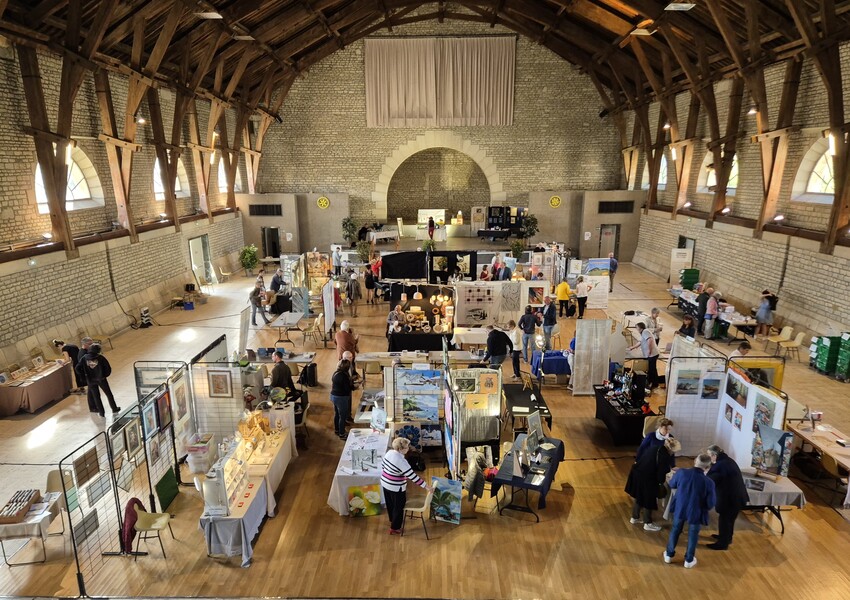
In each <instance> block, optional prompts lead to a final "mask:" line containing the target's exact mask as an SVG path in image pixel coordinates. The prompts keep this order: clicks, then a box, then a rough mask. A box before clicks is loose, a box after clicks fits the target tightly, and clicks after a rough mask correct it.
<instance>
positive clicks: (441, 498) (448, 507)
mask: <svg viewBox="0 0 850 600" xmlns="http://www.w3.org/2000/svg"><path fill="white" fill-rule="evenodd" d="M431 485H433V486H434V495H433V496H432V497H431V516H432V517H434V518H435V519H436V520H437V521H443V522H445V523H454V524H455V525H460V499H461V495H462V491H463V487H462V486H461V483H460V481H458V480H455V479H446V478H445V477H432V478H431Z"/></svg>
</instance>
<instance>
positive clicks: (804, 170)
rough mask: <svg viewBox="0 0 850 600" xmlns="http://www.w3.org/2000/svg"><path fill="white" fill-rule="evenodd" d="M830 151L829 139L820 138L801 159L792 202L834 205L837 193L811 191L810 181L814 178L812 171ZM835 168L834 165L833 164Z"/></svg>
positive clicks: (795, 177) (795, 178)
mask: <svg viewBox="0 0 850 600" xmlns="http://www.w3.org/2000/svg"><path fill="white" fill-rule="evenodd" d="M828 152H829V140H827V139H826V138H820V139H818V140H817V141H815V143H814V144H812V145H811V146H810V147H809V149H808V150H807V151H806V153H805V154H804V155H803V159H802V160H801V161H800V166H799V167H798V168H797V173H796V175H795V176H794V182H793V184H792V187H791V202H799V203H801V204H818V205H821V206H832V204H833V203H834V202H835V193H834V192H833V193H831V194H829V193H819V192H810V191H809V181H810V180H811V178H812V173H813V172H814V170H815V167H817V166H818V163H819V162H820V160H821V159H822V158H823V157H824V156H826V155H827V153H828ZM833 169H834V166H833Z"/></svg>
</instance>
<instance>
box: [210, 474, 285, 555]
mask: <svg viewBox="0 0 850 600" xmlns="http://www.w3.org/2000/svg"><path fill="white" fill-rule="evenodd" d="M246 494H247V495H248V497H247V498H245V495H246ZM268 495H269V490H268V486H267V485H266V480H265V478H264V477H249V478H248V487H247V488H246V489H245V491H244V492H243V493H242V497H241V498H239V499H237V501H236V506H234V507H231V510H230V514H229V515H228V516H226V517H213V516H210V515H208V514H206V513H204V514H203V515H201V522H200V528H201V530H202V531H203V532H204V539H205V540H206V543H207V555H208V556H214V555H219V556H220V555H224V556H239V555H240V554H241V555H242V567H244V568H247V567H250V566H251V560H252V559H253V556H254V548H253V547H252V546H251V542H252V541H253V539H254V537H255V536H256V535H257V533H258V532H259V531H260V525H262V523H263V519H264V518H265V517H266V514H267V512H268V509H267V507H268ZM239 503H242V506H239Z"/></svg>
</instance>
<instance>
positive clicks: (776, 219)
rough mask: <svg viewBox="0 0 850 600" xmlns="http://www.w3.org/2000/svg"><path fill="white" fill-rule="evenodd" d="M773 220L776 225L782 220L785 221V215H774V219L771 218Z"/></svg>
mask: <svg viewBox="0 0 850 600" xmlns="http://www.w3.org/2000/svg"><path fill="white" fill-rule="evenodd" d="M773 220H774V221H776V222H777V223H778V222H779V221H784V220H785V215H776V216H775V217H773Z"/></svg>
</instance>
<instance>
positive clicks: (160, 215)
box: [159, 213, 168, 221]
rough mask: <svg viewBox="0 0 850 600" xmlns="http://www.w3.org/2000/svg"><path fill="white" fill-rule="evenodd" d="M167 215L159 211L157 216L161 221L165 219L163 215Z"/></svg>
mask: <svg viewBox="0 0 850 600" xmlns="http://www.w3.org/2000/svg"><path fill="white" fill-rule="evenodd" d="M167 216H168V215H166V214H165V213H159V218H160V219H162V220H163V221H165V217H167Z"/></svg>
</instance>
